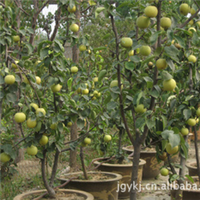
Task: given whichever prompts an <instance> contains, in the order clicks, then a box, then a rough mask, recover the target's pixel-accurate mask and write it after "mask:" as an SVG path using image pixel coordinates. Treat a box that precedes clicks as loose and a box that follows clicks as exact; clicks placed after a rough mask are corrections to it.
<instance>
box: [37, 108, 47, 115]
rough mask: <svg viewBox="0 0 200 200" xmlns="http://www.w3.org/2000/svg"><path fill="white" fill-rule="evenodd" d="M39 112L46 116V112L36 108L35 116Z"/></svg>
mask: <svg viewBox="0 0 200 200" xmlns="http://www.w3.org/2000/svg"><path fill="white" fill-rule="evenodd" d="M40 112H41V113H42V114H43V115H46V111H45V109H44V108H38V109H37V110H36V115H38V114H39V113H40Z"/></svg>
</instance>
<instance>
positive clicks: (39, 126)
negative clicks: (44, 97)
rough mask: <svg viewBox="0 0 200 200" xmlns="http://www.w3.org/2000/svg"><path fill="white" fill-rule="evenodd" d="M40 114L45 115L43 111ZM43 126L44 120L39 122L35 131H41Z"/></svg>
mask: <svg viewBox="0 0 200 200" xmlns="http://www.w3.org/2000/svg"><path fill="white" fill-rule="evenodd" d="M40 114H41V115H43V114H42V113H40ZM41 127H42V122H37V126H36V127H35V131H36V132H39V131H40V129H41Z"/></svg>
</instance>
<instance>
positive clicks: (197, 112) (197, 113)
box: [196, 108, 200, 117]
mask: <svg viewBox="0 0 200 200" xmlns="http://www.w3.org/2000/svg"><path fill="white" fill-rule="evenodd" d="M196 115H197V117H200V108H198V109H197V111H196Z"/></svg>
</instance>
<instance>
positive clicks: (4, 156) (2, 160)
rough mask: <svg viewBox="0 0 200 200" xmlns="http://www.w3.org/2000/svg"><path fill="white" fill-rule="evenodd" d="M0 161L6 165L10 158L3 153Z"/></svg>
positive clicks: (0, 155)
mask: <svg viewBox="0 0 200 200" xmlns="http://www.w3.org/2000/svg"><path fill="white" fill-rule="evenodd" d="M0 161H1V162H2V163H6V162H8V161H10V156H9V155H8V154H7V153H5V152H3V153H1V154H0Z"/></svg>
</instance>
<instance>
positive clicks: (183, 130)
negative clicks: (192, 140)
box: [181, 128, 189, 136]
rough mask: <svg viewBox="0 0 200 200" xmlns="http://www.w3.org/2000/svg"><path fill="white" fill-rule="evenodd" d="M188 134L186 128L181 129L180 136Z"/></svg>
mask: <svg viewBox="0 0 200 200" xmlns="http://www.w3.org/2000/svg"><path fill="white" fill-rule="evenodd" d="M188 133H189V130H188V129H187V128H182V129H181V134H182V135H184V136H185V135H188Z"/></svg>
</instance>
